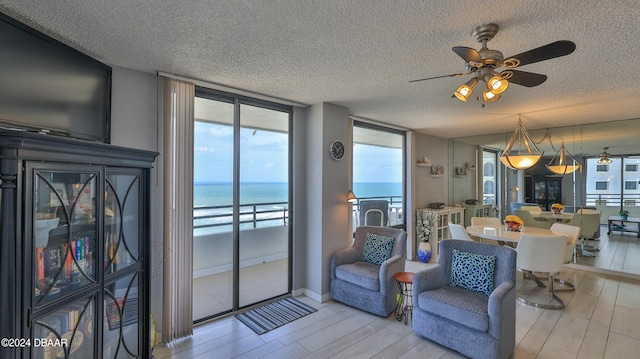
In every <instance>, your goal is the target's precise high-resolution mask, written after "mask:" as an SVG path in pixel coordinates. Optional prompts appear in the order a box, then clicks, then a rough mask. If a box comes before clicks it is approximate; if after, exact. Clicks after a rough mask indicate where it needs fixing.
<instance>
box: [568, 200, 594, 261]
mask: <svg viewBox="0 0 640 359" xmlns="http://www.w3.org/2000/svg"><path fill="white" fill-rule="evenodd" d="M571 224H572V225H574V226H576V227H580V253H579V254H580V255H582V256H585V257H594V256H595V253H593V252H597V251H599V250H600V248H598V247H595V246H591V245H589V240H590V239H596V238H599V235H598V233H599V231H600V211H594V212H591V211H589V212H587V211H586V210H582V209H580V210H578V212H577V213H575V214H574V215H573V219H572V220H571ZM585 240H586V241H587V243H586V244H585Z"/></svg>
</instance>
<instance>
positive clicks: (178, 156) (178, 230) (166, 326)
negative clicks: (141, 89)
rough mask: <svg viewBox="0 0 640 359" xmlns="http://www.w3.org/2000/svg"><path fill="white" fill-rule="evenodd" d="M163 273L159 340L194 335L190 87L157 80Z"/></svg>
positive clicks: (186, 84)
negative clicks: (160, 115) (160, 94)
mask: <svg viewBox="0 0 640 359" xmlns="http://www.w3.org/2000/svg"><path fill="white" fill-rule="evenodd" d="M161 79H162V81H163V91H162V92H163V99H162V103H163V111H162V113H163V127H164V131H163V133H164V139H163V142H164V143H163V145H164V146H163V147H164V150H163V152H164V153H163V166H164V178H163V179H164V209H163V212H164V214H163V217H164V218H163V223H164V228H163V233H164V239H163V242H164V258H163V262H164V272H163V282H164V283H163V297H164V302H163V303H164V304H163V313H162V314H163V320H162V341H163V342H165V343H167V342H170V341H172V340H174V339H177V338H181V337H185V336H189V335H191V334H193V308H192V296H193V290H192V283H193V121H194V119H193V107H194V104H193V103H194V97H195V86H194V84H192V83H189V82H184V81H180V80H175V79H168V78H162V77H161Z"/></svg>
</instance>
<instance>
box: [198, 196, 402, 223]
mask: <svg viewBox="0 0 640 359" xmlns="http://www.w3.org/2000/svg"><path fill="white" fill-rule="evenodd" d="M365 200H386V201H387V202H389V206H390V207H389V212H390V213H389V214H390V216H389V218H390V223H389V225H395V224H398V223H397V222H398V221H399V220H400V219H402V220H403V221H402V223H404V219H403V218H402V215H401V213H402V203H403V202H402V196H379V197H361V198H358V201H357V202H356V203H354V206H353V211H354V214H355V215H356V216H357V215H358V213H359V211H360V201H365ZM288 206H289V203H288V202H266V203H248V204H243V205H240V225H241V226H242V225H248V226H244V228H260V227H261V226H260V224H261V223H262V224H263V226H262V227H271V226H279V225H282V226H286V225H287V224H288V223H289V207H288ZM391 212H393V213H395V216H392V215H391V214H392V213H391ZM267 222H272V223H271V225H268V226H266V225H264V224H266V223H267ZM232 224H233V206H232V205H222V206H197V207H194V208H193V229H194V230H195V229H205V228H211V229H212V232H218V231H220V230H221V228H220V227H224V226H231V225H232ZM216 228H217V229H218V230H216Z"/></svg>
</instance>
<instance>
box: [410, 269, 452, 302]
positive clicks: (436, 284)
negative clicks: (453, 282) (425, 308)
mask: <svg viewBox="0 0 640 359" xmlns="http://www.w3.org/2000/svg"><path fill="white" fill-rule="evenodd" d="M448 285H449V278H447V274H446V273H445V270H444V267H443V266H442V265H440V264H436V265H434V266H433V267H429V268H425V269H423V270H420V271H418V272H417V273H416V275H415V276H414V277H413V306H414V307H417V306H418V294H420V293H421V292H424V291H425V290H431V289H436V288H440V287H445V286H448Z"/></svg>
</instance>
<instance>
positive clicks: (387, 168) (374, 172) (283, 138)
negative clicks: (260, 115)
mask: <svg viewBox="0 0 640 359" xmlns="http://www.w3.org/2000/svg"><path fill="white" fill-rule="evenodd" d="M194 129H195V131H194V132H195V135H194V147H195V150H194V168H195V170H194V181H195V182H231V181H232V178H233V172H232V168H233V159H232V155H231V154H232V153H233V128H232V127H231V126H224V125H216V124H210V123H205V122H200V121H196V122H195V127H194ZM287 141H288V135H287V134H285V133H277V132H267V131H261V130H258V131H255V132H254V131H253V130H251V129H242V130H241V131H240V144H241V158H240V166H241V170H240V173H241V176H242V178H241V182H287V177H288V176H287V146H288V143H287ZM353 151H354V158H355V159H357V161H354V166H355V169H354V174H353V181H354V182H356V183H359V182H378V183H389V182H402V150H400V149H390V148H383V147H377V146H368V145H361V144H356V145H355V146H354V149H353Z"/></svg>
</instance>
